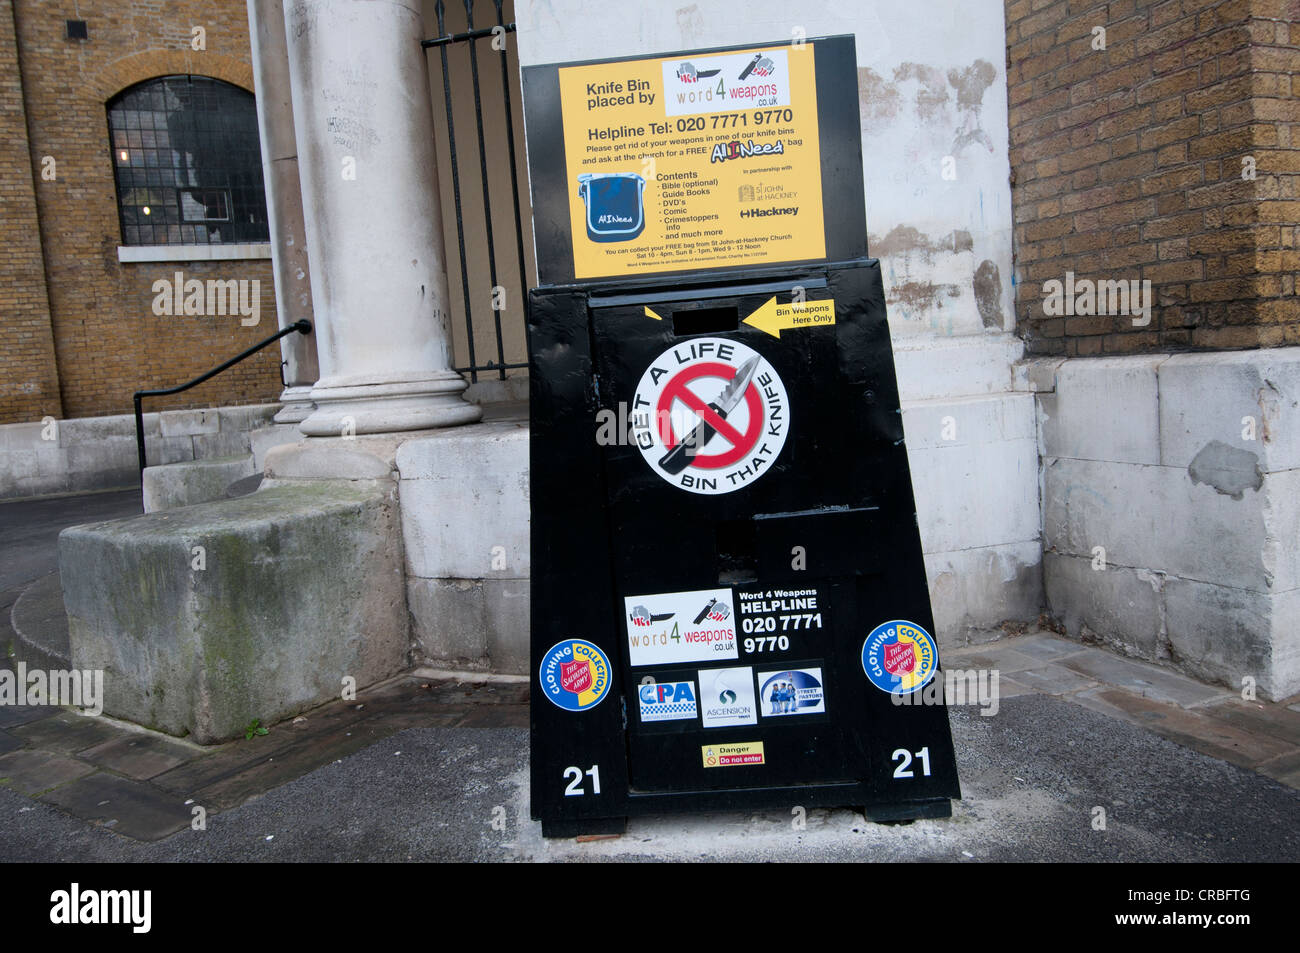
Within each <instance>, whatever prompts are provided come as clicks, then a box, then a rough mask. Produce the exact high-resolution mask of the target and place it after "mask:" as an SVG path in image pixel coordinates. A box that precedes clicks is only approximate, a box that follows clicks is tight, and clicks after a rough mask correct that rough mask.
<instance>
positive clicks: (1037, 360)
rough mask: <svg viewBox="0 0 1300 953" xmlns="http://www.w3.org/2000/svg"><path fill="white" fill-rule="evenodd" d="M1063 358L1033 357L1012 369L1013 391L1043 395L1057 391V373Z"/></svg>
mask: <svg viewBox="0 0 1300 953" xmlns="http://www.w3.org/2000/svg"><path fill="white" fill-rule="evenodd" d="M1064 363H1065V358H1063V357H1031V358H1025V359H1024V360H1022V361H1017V362H1016V363H1015V364H1014V365H1012V367H1011V389H1012V390H1014V391H1016V392H1017V393H1025V392H1027V393H1030V394H1042V393H1047V392H1050V391H1054V390H1056V371H1057V369H1058V368H1060V366H1061V365H1062V364H1064Z"/></svg>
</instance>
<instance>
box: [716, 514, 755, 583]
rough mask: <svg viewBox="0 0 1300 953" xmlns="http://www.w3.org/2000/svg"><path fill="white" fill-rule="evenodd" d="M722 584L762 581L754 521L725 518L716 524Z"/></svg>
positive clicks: (719, 575) (719, 572) (719, 578)
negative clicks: (759, 573) (759, 572)
mask: <svg viewBox="0 0 1300 953" xmlns="http://www.w3.org/2000/svg"><path fill="white" fill-rule="evenodd" d="M715 531H716V533H717V537H716V539H717V548H718V585H720V586H734V585H740V584H742V583H748V582H756V581H757V580H758V545H757V541H756V539H755V534H754V521H753V520H750V519H743V520H722V521H721V522H719V523H717V524H715Z"/></svg>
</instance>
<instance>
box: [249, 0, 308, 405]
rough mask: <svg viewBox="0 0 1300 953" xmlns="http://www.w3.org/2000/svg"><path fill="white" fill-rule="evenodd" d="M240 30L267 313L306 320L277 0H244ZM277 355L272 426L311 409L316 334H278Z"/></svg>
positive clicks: (303, 253)
mask: <svg viewBox="0 0 1300 953" xmlns="http://www.w3.org/2000/svg"><path fill="white" fill-rule="evenodd" d="M248 35H249V39H250V40H251V41H252V52H253V81H254V87H255V91H256V93H257V130H258V133H259V135H260V137H261V140H262V180H263V182H264V183H265V187H266V212H267V219H268V222H269V224H270V231H271V266H272V272H273V274H274V275H275V312H276V315H277V317H278V319H279V325H280V327H282V328H285V327H288V326H289V325H291V324H293V323H294V322H295V321H298V320H299V319H301V318H306V319H307V320H308V321H310V320H312V307H311V269H310V267H309V266H308V264H307V240H306V235H305V230H304V228H303V218H302V192H301V190H300V188H299V184H298V147H297V145H296V140H295V139H294V131H293V103H292V101H291V100H290V96H289V51H288V49H287V48H286V46H285V40H284V2H283V0H248ZM280 355H281V357H283V359H284V379H285V382H286V385H287V386H286V387H285V391H284V393H283V394H281V395H280V402H281V403H282V404H284V406H283V407H282V408H280V412H279V413H278V414H276V415H275V420H276V422H277V423H282V424H289V423H292V424H296V423H298V422H300V421H302V420H305V419H306V418H307V416H308V414H310V413H311V412H312V411H313V410H314V409H315V405H314V404H313V403H312V401H311V387H312V384H314V383H316V378H318V377H320V365H319V364H318V363H317V361H316V338H315V335H311V334H291V335H289V336H288V337H283V338H281V339H280Z"/></svg>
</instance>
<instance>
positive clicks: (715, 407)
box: [632, 338, 790, 495]
mask: <svg viewBox="0 0 1300 953" xmlns="http://www.w3.org/2000/svg"><path fill="white" fill-rule="evenodd" d="M789 429H790V401H789V398H788V397H787V396H786V392H785V385H784V384H783V383H782V382H781V378H780V377H779V376H778V375H777V373H776V371H775V370H774V369H773V367H772V365H771V364H769V363H768V362H767V359H766V358H764V357H763V356H762V355H761V354H759V353H758V352H757V351H755V350H753V349H752V348H749V347H746V346H745V345H744V344H741V343H740V342H738V341H728V340H726V339H725V338H695V339H694V340H692V341H688V342H684V343H682V344H678V345H677V346H676V347H673V348H671V349H669V350H667V351H665V352H664V353H663V354H661V355H659V357H658V358H656V359H655V360H654V361H653V362H651V364H650V366H649V367H648V368H646V371H645V373H644V374H643V375H641V381H640V383H639V384H637V388H636V395H635V396H634V397H633V400H632V432H633V436H634V437H635V439H636V444H637V447H638V449H640V451H641V456H643V457H644V458H645V461H646V463H647V464H648V465H649V467H650V469H651V470H653V471H654V472H655V473H656V474H658V475H659V476H660V477H662V478H663V479H665V480H667V481H668V482H669V483H671V484H672V485H673V486H676V487H680V488H681V489H683V490H688V491H690V492H691V493H703V494H706V495H718V494H722V493H731V492H732V491H734V490H739V489H740V488H741V487H743V486H747V485H748V484H750V483H752V482H754V481H755V480H757V479H758V478H759V477H761V476H763V474H765V473H767V471H768V470H769V469H770V468H771V465H772V463H773V462H774V461H775V460H776V458H777V456H778V455H779V454H780V453H781V448H782V447H783V446H785V438H786V434H787V433H788V432H789Z"/></svg>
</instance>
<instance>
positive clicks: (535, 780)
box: [528, 258, 961, 836]
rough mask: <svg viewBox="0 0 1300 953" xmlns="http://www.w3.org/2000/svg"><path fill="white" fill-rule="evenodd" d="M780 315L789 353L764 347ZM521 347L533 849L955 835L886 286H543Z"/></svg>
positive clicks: (786, 277) (796, 276)
mask: <svg viewBox="0 0 1300 953" xmlns="http://www.w3.org/2000/svg"><path fill="white" fill-rule="evenodd" d="M832 312H833V323H829V321H827V320H826V317H825V316H826V315H828V314H830V313H832ZM776 313H780V314H781V315H783V316H784V317H783V320H784V324H785V325H788V326H781V327H779V328H777V329H774V328H773V327H772V326H771V324H770V323H769V324H767V326H766V327H760V326H759V325H764V318H765V316H766V317H767V318H770V317H771V316H772V315H773V314H776ZM814 315H819V316H821V317H818V318H814V317H813V316H814ZM528 320H529V330H530V336H531V342H530V352H531V365H530V367H531V385H530V386H531V402H532V403H531V418H532V424H531V426H532V431H531V448H530V449H531V452H530V466H531V476H530V480H531V494H532V495H531V499H532V507H533V510H532V595H531V598H532V623H531V624H532V630H531V643H532V666H531V672H532V673H533V679H534V680H533V702H532V724H531V728H532V763H531V772H532V812H533V816H534V817H535V818H538V819H540V820H541V821H542V825H543V832H544V834H546V835H547V836H571V835H574V834H581V833H599V832H608V831H619V830H622V829H623V825H624V824H625V819H626V818H627V817H629V816H632V815H638V814H650V813H669V812H685V811H717V810H761V809H773V810H780V811H783V812H789V811H790V810H791V809H792V808H794V807H797V806H803V807H805V808H812V807H834V806H839V807H854V808H857V809H860V810H862V811H863V812H864V813H865V815H866V816H867V817H868V818H871V819H873V820H878V821H897V820H907V819H913V818H929V817H945V816H948V815H949V814H950V813H951V804H950V799H951V798H956V797H960V796H961V795H960V789H959V786H958V779H957V772H956V766H955V762H954V755H953V748H952V741H951V737H950V735H949V728H948V718H947V711H946V709H945V707H944V705H943V692H942V690H941V686H942V684H943V679H944V675H943V672H942V671H941V670H940V669H939V660H938V652H937V648H936V646H935V644H934V620H933V618H932V616H931V610H930V602H929V595H928V591H927V586H926V575H925V566H924V563H923V561H922V554H921V543H920V538H919V534H918V531H917V525H916V516H915V513H916V507H915V503H914V500H913V496H912V484H911V478H910V474H909V470H908V460H907V452H906V447H905V446H904V443H903V427H902V418H901V415H900V410H899V397H898V387H897V383H896V380H895V375H894V363H893V354H892V350H891V346H890V338H889V327H888V323H887V320H886V314H885V301H884V292H883V287H882V284H881V274H880V265H879V262H877V261H876V260H874V259H869V258H858V259H853V260H847V261H839V262H833V263H821V264H815V265H807V266H798V267H793V268H792V267H786V268H782V269H760V268H756V269H751V270H747V271H745V272H743V273H736V272H731V273H725V274H712V275H709V274H702V275H694V276H685V277H683V276H676V277H673V278H671V279H667V278H657V279H641V280H636V281H624V282H621V283H619V284H618V285H617V287H614V286H612V285H609V284H604V285H601V284H591V285H586V286H552V287H545V288H539V289H535V290H533V291H532V292H531V293H530V295H529V318H528ZM702 424H707V426H704V427H702V426H701V425H702ZM689 440H693V441H694V442H695V443H696V444H698V446H696V447H694V448H693V452H691V453H690V454H689V463H688V464H687V465H684V466H683V465H682V461H683V459H684V458H683V453H682V451H680V450H676V448H677V447H678V446H679V445H680V444H682V443H683V442H684V441H689ZM675 450H676V456H674V451H675ZM900 702H904V703H903V704H900Z"/></svg>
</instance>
